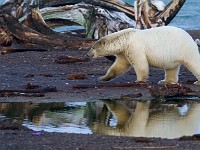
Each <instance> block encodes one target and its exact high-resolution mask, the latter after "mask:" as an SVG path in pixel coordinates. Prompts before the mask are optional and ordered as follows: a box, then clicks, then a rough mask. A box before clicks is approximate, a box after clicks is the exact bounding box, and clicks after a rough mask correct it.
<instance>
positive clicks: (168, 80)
mask: <svg viewBox="0 0 200 150" xmlns="http://www.w3.org/2000/svg"><path fill="white" fill-rule="evenodd" d="M179 70H180V65H179V66H177V67H175V68H173V69H166V70H165V79H164V80H161V81H159V82H158V84H177V83H178V74H179Z"/></svg>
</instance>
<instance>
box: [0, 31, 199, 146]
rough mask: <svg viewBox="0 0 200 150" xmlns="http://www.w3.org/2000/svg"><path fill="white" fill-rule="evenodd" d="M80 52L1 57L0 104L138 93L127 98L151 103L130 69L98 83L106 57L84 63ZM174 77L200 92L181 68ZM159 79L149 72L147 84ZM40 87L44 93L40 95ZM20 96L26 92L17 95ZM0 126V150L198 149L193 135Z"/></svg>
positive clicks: (195, 33)
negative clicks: (82, 132) (48, 130)
mask: <svg viewBox="0 0 200 150" xmlns="http://www.w3.org/2000/svg"><path fill="white" fill-rule="evenodd" d="M188 32H189V33H190V34H191V35H192V36H193V38H194V39H196V38H199V39H200V31H188ZM86 53H87V50H64V51H49V52H19V53H12V54H7V55H4V56H1V57H0V63H1V66H0V72H1V73H0V79H1V82H0V89H1V92H2V91H8V92H7V93H6V92H5V93H4V94H3V95H1V97H0V102H38V103H39V102H65V101H70V102H77V101H98V100H99V99H120V98H121V97H123V96H124V95H128V94H132V95H137V94H139V93H141V96H140V97H139V98H137V97H135V98H133V99H135V100H137V99H140V100H149V99H151V98H152V97H151V95H150V93H149V89H148V86H141V85H137V84H135V83H134V81H135V80H136V75H135V72H134V71H133V69H132V70H130V71H129V72H128V73H126V74H125V75H123V76H120V77H118V78H116V79H114V80H112V81H110V82H100V81H98V77H100V76H102V75H104V74H105V73H106V71H107V69H108V68H109V67H110V66H111V64H112V63H113V62H112V61H110V60H108V59H106V58H100V59H88V58H87V57H86V56H85V55H86ZM68 56H72V57H68ZM179 77H180V78H179V81H180V83H182V84H183V85H186V86H187V87H190V88H191V89H192V90H194V91H199V90H200V88H199V86H195V85H193V84H192V83H193V82H194V81H195V80H196V79H195V77H194V76H193V75H192V74H191V73H190V72H189V71H188V70H187V69H186V68H184V67H181V71H180V75H179ZM163 78H164V71H163V70H160V69H153V68H151V69H150V76H149V80H148V84H156V83H157V82H158V81H159V80H162V79H163ZM45 88H48V89H47V90H46V91H45V90H44V89H45ZM52 89H53V90H52ZM34 90H35V91H34ZM11 91H12V92H11ZM23 91H26V92H27V91H28V92H30V93H29V94H26V95H23ZM12 94H13V95H12ZM37 94H38V95H37ZM40 94H41V95H40ZM0 124H1V126H0V141H1V148H0V149H6V150H7V149H20V150H21V149H45V150H46V149H119V150H121V149H199V146H200V144H199V142H198V140H199V139H200V138H199V137H198V136H195V137H194V138H187V139H184V140H180V139H174V140H167V139H157V138H134V137H114V136H103V135H79V134H67V133H66V134H64V133H46V132H45V133H36V134H35V132H34V131H31V130H28V129H26V128H23V127H21V126H18V125H17V124H6V122H2V123H0ZM196 140H197V141H196ZM139 147H140V148H139Z"/></svg>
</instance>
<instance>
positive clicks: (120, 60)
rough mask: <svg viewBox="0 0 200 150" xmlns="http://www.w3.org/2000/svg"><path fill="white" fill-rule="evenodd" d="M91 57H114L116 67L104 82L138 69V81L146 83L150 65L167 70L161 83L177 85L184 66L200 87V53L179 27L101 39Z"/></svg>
mask: <svg viewBox="0 0 200 150" xmlns="http://www.w3.org/2000/svg"><path fill="white" fill-rule="evenodd" d="M88 55H89V56H91V57H93V58H97V57H101V56H108V55H115V56H116V57H117V59H116V61H115V62H114V64H113V65H112V66H111V67H110V68H109V70H108V71H107V74H106V75H105V76H103V77H101V78H100V79H101V80H106V81H107V80H110V79H112V78H114V77H116V76H118V75H121V74H123V73H125V72H126V71H127V70H129V68H130V65H131V66H132V67H133V68H134V69H135V72H136V75H137V82H139V81H146V80H147V78H148V74H149V66H150V67H155V68H161V69H164V70H165V79H164V80H162V81H160V83H163V82H164V83H165V82H170V83H171V82H173V83H176V82H178V73H179V68H180V65H181V64H182V65H184V66H185V67H186V68H187V69H189V70H190V71H191V72H192V73H193V74H194V76H196V78H197V79H198V81H197V82H195V83H196V84H200V54H199V51H198V46H197V44H196V43H195V42H194V40H193V39H192V37H191V36H190V35H189V34H188V33H187V32H185V31H184V30H182V29H180V28H176V27H170V26H165V27H157V28H152V29H146V30H137V29H125V30H122V31H119V32H116V33H112V34H110V35H107V36H105V37H103V38H101V39H100V40H98V41H97V42H96V43H95V44H94V46H93V47H92V48H91V50H90V51H89V52H88Z"/></svg>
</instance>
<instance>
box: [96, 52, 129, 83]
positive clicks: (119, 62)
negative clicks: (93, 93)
mask: <svg viewBox="0 0 200 150" xmlns="http://www.w3.org/2000/svg"><path fill="white" fill-rule="evenodd" d="M130 67H131V65H130V63H129V62H128V60H127V59H126V57H125V56H124V55H122V54H121V55H117V58H116V60H115V62H114V63H113V65H112V66H111V67H110V68H109V69H108V71H107V73H106V75H104V76H102V77H100V78H99V80H101V81H109V80H111V79H113V78H115V77H117V76H119V75H122V74H124V73H126V72H127V71H128V70H129V69H130Z"/></svg>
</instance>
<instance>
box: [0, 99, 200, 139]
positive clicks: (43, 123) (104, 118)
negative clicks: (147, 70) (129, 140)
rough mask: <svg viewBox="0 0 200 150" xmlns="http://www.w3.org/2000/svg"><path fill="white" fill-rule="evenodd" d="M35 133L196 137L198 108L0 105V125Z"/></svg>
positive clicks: (134, 104) (121, 104)
mask: <svg viewBox="0 0 200 150" xmlns="http://www.w3.org/2000/svg"><path fill="white" fill-rule="evenodd" d="M3 120H4V121H5V120H6V121H10V122H17V123H19V124H22V125H23V126H26V127H28V128H30V129H32V130H35V131H41V130H43V131H47V132H66V133H81V134H93V133H98V134H105V135H116V136H136V137H141V136H143V137H162V138H178V137H181V136H184V135H193V134H198V133H200V104H199V103H197V102H195V103H194V102H193V103H191V101H181V102H173V101H170V102H159V103H158V102H154V101H153V102H150V101H148V102H142V101H137V102H135V101H119V100H116V101H114V100H102V101H96V102H77V103H69V102H65V103H0V121H3Z"/></svg>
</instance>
